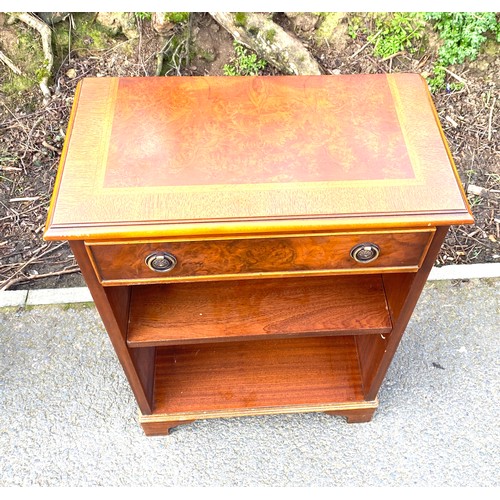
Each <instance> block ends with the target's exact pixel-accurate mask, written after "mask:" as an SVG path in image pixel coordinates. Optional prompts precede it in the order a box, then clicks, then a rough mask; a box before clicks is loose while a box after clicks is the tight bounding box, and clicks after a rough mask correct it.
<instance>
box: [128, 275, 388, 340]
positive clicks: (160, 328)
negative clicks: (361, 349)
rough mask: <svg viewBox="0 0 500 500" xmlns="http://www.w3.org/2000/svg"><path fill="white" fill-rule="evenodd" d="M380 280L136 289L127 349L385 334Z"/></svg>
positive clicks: (266, 281) (322, 279) (355, 278)
mask: <svg viewBox="0 0 500 500" xmlns="http://www.w3.org/2000/svg"><path fill="white" fill-rule="evenodd" d="M391 327H392V325H391V319H390V315H389V311H388V307H387V301H386V297H385V293H384V286H383V283H382V277H381V275H378V274H374V275H356V276H333V277H332V276H321V277H309V278H307V279H306V278H287V279H280V278H277V279H261V280H258V282H256V281H255V280H242V281H230V282H228V281H225V282H204V283H175V284H169V285H144V286H136V287H132V292H131V302H130V315H129V326H128V335H127V342H128V345H129V347H147V346H162V345H172V344H176V345H179V344H195V343H196V344H200V343H203V342H210V343H212V342H221V341H228V340H232V341H237V340H256V339H265V338H286V337H293V336H299V335H300V336H302V337H303V336H321V335H347V334H349V335H358V334H386V333H389V332H390V331H391Z"/></svg>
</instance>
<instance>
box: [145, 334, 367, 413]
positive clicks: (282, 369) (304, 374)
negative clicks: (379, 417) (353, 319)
mask: <svg viewBox="0 0 500 500" xmlns="http://www.w3.org/2000/svg"><path fill="white" fill-rule="evenodd" d="M363 401H364V394H363V389H362V381H361V374H360V368H359V363H358V355H357V350H356V341H355V338H354V337H352V336H341V337H309V338H295V339H284V340H276V341H275V340H265V341H261V342H247V341H244V342H230V343H215V344H203V345H193V346H191V345H182V346H169V347H163V348H159V349H157V356H156V374H155V386H154V412H153V414H169V415H182V418H199V417H201V413H203V415H205V417H206V416H207V415H210V414H214V413H219V414H220V413H221V412H222V414H227V416H230V415H232V414H233V413H238V412H241V410H245V411H247V410H249V409H259V408H261V409H262V408H268V409H269V408H273V407H279V408H280V409H281V411H283V410H285V409H286V408H287V407H295V408H304V407H311V406H314V407H315V408H317V409H318V411H321V408H322V407H325V408H326V407H327V406H328V405H330V406H331V404H332V403H336V402H342V403H346V402H352V403H356V402H359V403H361V402H363ZM219 416H220V415H219Z"/></svg>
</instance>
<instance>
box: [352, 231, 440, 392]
mask: <svg viewBox="0 0 500 500" xmlns="http://www.w3.org/2000/svg"><path fill="white" fill-rule="evenodd" d="M447 232H448V228H447V227H440V228H438V229H437V231H436V234H435V236H434V239H433V241H432V243H431V246H430V248H429V251H428V253H427V256H426V259H425V261H424V263H423V264H422V268H421V269H420V271H419V272H418V273H417V275H416V276H415V277H414V278H413V279H412V280H406V279H401V277H400V276H399V275H394V276H389V275H387V276H384V284H385V289H386V290H389V293H388V294H387V295H388V299H389V305H390V308H391V311H394V312H393V318H394V325H393V329H392V332H391V334H390V335H389V336H387V337H386V338H385V339H382V337H380V338H368V337H366V336H365V337H357V338H356V342H357V347H358V353H359V359H360V363H361V372H362V374H363V384H364V390H365V394H366V398H367V399H374V398H375V397H376V396H377V393H378V391H379V389H380V386H381V384H382V381H383V379H384V377H385V374H386V373H387V370H388V369H389V366H390V363H391V361H392V358H393V357H394V354H395V353H396V349H397V348H398V345H399V342H400V341H401V338H402V336H403V333H404V331H405V329H406V326H407V325H408V321H409V320H410V318H411V315H412V313H413V310H414V308H415V306H416V304H417V301H418V298H419V297H420V294H421V293H422V289H423V287H424V285H425V282H426V281H427V277H428V275H429V273H430V271H431V269H432V266H433V265H434V262H435V261H436V258H437V255H438V253H439V250H440V248H441V245H442V244H443V241H444V239H445V237H446V233H447Z"/></svg>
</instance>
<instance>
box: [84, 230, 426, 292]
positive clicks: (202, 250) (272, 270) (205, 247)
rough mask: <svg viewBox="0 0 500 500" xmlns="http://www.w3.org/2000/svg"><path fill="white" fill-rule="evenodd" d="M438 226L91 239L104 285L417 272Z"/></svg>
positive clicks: (94, 259) (89, 246)
mask: <svg viewBox="0 0 500 500" xmlns="http://www.w3.org/2000/svg"><path fill="white" fill-rule="evenodd" d="M433 234H434V229H425V230H411V231H410V230H406V231H405V230H399V231H385V232H383V231H380V232H355V233H330V234H314V235H309V236H304V235H285V236H272V237H251V238H250V237H240V238H237V237H231V238H227V239H214V240H207V239H205V240H183V241H179V240H175V241H165V240H162V241H147V242H142V241H141V242H137V241H135V242H134V241H130V242H123V241H122V242H113V243H111V242H88V243H87V249H88V252H89V255H90V258H91V260H92V262H93V264H94V267H95V270H96V272H97V275H98V276H99V279H100V280H101V282H102V283H104V284H125V283H129V282H130V283H137V282H142V283H149V282H168V281H191V280H199V279H242V278H245V277H253V278H255V277H259V276H262V277H264V276H268V277H276V276H280V275H286V274H291V275H310V274H317V275H322V274H334V273H356V272H359V273H363V272H366V271H368V270H377V272H384V271H386V272H395V271H398V270H401V271H416V270H417V269H418V268H419V266H420V263H421V262H422V259H423V257H424V256H425V253H426V251H427V248H428V246H429V244H430V241H431V239H432V235H433Z"/></svg>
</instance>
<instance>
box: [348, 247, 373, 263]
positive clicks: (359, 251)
mask: <svg viewBox="0 0 500 500" xmlns="http://www.w3.org/2000/svg"><path fill="white" fill-rule="evenodd" d="M379 254H380V248H379V247H378V246H377V245H375V243H360V244H359V245H356V246H355V247H353V248H352V250H351V257H352V258H353V259H354V260H355V261H356V262H359V263H361V264H367V263H368V262H373V261H374V260H375V259H376V258H377V257H378V256H379Z"/></svg>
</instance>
